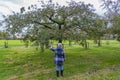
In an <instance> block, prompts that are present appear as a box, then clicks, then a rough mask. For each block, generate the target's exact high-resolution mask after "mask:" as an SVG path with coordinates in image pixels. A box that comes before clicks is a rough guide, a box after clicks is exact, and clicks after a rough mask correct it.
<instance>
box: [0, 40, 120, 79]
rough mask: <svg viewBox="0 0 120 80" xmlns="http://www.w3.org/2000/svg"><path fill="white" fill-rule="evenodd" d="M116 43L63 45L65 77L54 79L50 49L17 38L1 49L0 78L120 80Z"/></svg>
mask: <svg viewBox="0 0 120 80" xmlns="http://www.w3.org/2000/svg"><path fill="white" fill-rule="evenodd" d="M103 42H105V41H103ZM65 43H66V42H65ZM91 43H92V42H91ZM116 43H117V42H116V41H110V45H106V44H104V45H103V46H102V47H97V46H92V47H91V46H90V48H89V49H88V50H85V49H84V48H82V47H81V46H66V47H65V53H66V61H65V65H64V68H65V71H64V77H63V78H62V77H60V78H56V76H55V65H54V62H53V57H54V53H53V52H52V51H50V50H49V49H46V50H45V52H44V53H40V51H39V50H38V51H36V48H35V47H28V48H25V47H24V46H22V45H23V43H21V42H19V41H18V40H15V41H9V44H11V45H12V47H9V48H6V49H5V48H2V47H1V48H0V80H119V79H120V44H119V42H118V43H117V44H116ZM0 44H2V42H1V41H0ZM11 45H10V46H11Z"/></svg>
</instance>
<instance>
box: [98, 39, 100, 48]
mask: <svg viewBox="0 0 120 80" xmlns="http://www.w3.org/2000/svg"><path fill="white" fill-rule="evenodd" d="M100 46H101V40H100V38H99V40H98V47H100Z"/></svg>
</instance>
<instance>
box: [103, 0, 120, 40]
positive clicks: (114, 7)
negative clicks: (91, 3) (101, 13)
mask: <svg viewBox="0 0 120 80" xmlns="http://www.w3.org/2000/svg"><path fill="white" fill-rule="evenodd" d="M102 1H103V5H102V6H103V7H104V9H106V13H105V14H106V16H107V18H108V21H109V22H110V23H111V26H110V29H111V32H112V34H113V35H115V37H116V39H117V40H118V41H120V0H114V1H113V0H102Z"/></svg>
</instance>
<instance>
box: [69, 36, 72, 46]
mask: <svg viewBox="0 0 120 80" xmlns="http://www.w3.org/2000/svg"><path fill="white" fill-rule="evenodd" d="M71 42H72V39H71V38H69V46H71Z"/></svg>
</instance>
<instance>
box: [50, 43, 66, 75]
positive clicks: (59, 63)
mask: <svg viewBox="0 0 120 80" xmlns="http://www.w3.org/2000/svg"><path fill="white" fill-rule="evenodd" d="M50 50H52V51H54V52H55V56H54V61H55V64H56V76H57V77H59V76H60V75H61V76H63V71H64V67H63V65H64V61H65V53H64V49H63V48H62V43H58V45H57V48H53V47H52V45H50Z"/></svg>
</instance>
